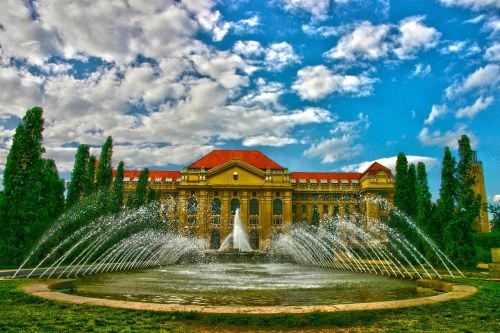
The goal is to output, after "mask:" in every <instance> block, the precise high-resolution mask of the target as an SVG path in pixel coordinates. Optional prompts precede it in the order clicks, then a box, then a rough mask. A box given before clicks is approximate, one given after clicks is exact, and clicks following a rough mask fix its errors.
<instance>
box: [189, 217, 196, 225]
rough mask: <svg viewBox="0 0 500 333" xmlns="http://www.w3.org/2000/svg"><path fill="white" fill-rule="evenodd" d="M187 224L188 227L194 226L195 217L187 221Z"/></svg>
mask: <svg viewBox="0 0 500 333" xmlns="http://www.w3.org/2000/svg"><path fill="white" fill-rule="evenodd" d="M188 224H189V225H195V224H196V217H191V218H189V219H188Z"/></svg>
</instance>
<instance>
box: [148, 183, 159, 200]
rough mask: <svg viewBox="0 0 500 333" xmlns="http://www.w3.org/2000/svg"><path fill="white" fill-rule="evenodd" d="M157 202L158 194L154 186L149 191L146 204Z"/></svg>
mask: <svg viewBox="0 0 500 333" xmlns="http://www.w3.org/2000/svg"><path fill="white" fill-rule="evenodd" d="M156 200H158V192H156V191H155V189H154V188H153V187H152V186H150V187H149V190H148V195H147V198H146V202H147V203H151V202H153V201H156Z"/></svg>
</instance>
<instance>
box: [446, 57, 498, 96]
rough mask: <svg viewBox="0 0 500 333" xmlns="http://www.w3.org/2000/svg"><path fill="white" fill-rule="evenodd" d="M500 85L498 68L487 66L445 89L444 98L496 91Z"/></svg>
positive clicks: (496, 66) (493, 65) (492, 65)
mask: <svg viewBox="0 0 500 333" xmlns="http://www.w3.org/2000/svg"><path fill="white" fill-rule="evenodd" d="M499 83H500V66H499V65H496V64H488V65H486V66H484V67H481V68H478V69H477V70H476V71H474V72H473V73H471V74H470V75H469V76H468V77H467V78H465V79H464V80H463V81H462V82H458V81H456V82H454V83H453V84H452V85H451V86H450V87H448V88H447V89H446V97H447V98H448V99H451V98H454V97H456V96H457V95H461V94H465V93H469V92H471V91H473V92H479V93H484V92H487V91H490V90H493V89H497V87H498V84H499Z"/></svg>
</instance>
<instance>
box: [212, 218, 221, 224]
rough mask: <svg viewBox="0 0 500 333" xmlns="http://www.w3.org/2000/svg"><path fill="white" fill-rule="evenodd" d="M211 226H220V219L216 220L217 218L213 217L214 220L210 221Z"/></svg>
mask: <svg viewBox="0 0 500 333" xmlns="http://www.w3.org/2000/svg"><path fill="white" fill-rule="evenodd" d="M212 224H215V225H219V224H220V218H218V217H214V218H213V219H212Z"/></svg>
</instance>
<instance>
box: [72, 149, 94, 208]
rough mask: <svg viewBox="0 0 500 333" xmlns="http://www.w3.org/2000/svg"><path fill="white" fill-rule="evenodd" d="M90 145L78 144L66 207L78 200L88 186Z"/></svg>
mask: <svg viewBox="0 0 500 333" xmlns="http://www.w3.org/2000/svg"><path fill="white" fill-rule="evenodd" d="M89 154H90V147H89V146H88V145H79V146H78V150H77V151H76V155H75V164H74V166H73V172H72V174H71V181H70V182H69V185H68V196H67V199H66V203H67V206H68V207H71V206H73V205H74V204H75V203H77V202H78V201H80V199H81V198H82V197H83V194H84V192H85V190H86V187H87V186H88V175H87V167H88V162H89Z"/></svg>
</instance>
